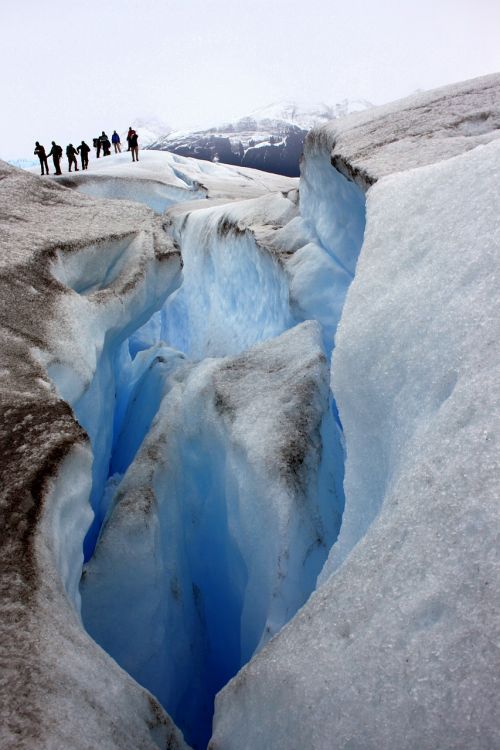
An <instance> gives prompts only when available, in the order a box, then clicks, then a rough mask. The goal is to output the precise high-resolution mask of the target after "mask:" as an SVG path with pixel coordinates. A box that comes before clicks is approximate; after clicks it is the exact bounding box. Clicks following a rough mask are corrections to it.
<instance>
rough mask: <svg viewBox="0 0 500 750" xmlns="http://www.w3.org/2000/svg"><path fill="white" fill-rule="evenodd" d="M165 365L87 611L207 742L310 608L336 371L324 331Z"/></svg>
mask: <svg viewBox="0 0 500 750" xmlns="http://www.w3.org/2000/svg"><path fill="white" fill-rule="evenodd" d="M142 354H143V355H145V354H146V352H143V353H142ZM138 356H140V355H138ZM173 358H174V362H173V363H172V359H173ZM154 365H155V367H156V369H157V370H158V371H159V374H158V377H157V379H156V381H157V386H156V387H157V388H160V389H162V391H163V397H162V402H161V405H160V408H159V411H158V414H157V416H156V417H155V419H154V422H153V424H152V427H151V430H150V431H149V433H148V435H147V437H146V439H145V441H144V443H143V445H142V446H141V448H140V450H139V452H138V453H137V455H136V458H135V460H134V462H133V463H132V464H131V466H130V468H129V469H128V472H127V473H126V475H125V477H124V478H123V480H122V481H121V483H120V484H118V486H117V487H116V490H115V494H114V498H113V500H112V506H111V510H110V514H109V515H108V518H107V520H106V523H105V526H104V528H103V530H102V533H101V536H100V539H99V542H98V546H97V548H96V552H95V554H94V557H93V558H92V560H91V561H90V562H89V564H88V565H87V567H86V570H85V576H84V581H83V586H82V596H83V608H82V612H83V618H84V622H85V624H86V627H87V628H88V630H89V632H90V633H91V634H92V635H93V636H94V638H95V639H96V640H97V642H98V643H100V644H101V645H102V646H103V648H105V650H106V651H108V652H109V653H110V654H111V655H112V656H114V657H115V658H116V660H117V661H118V663H119V664H121V665H122V666H123V667H124V668H125V669H127V671H128V672H129V673H130V674H131V675H132V676H133V677H135V678H136V679H137V680H138V681H139V682H140V683H141V684H143V685H145V686H146V687H148V688H149V689H150V690H151V691H152V692H153V693H154V694H155V695H156V696H157V697H158V698H160V700H161V701H162V703H163V705H164V706H165V707H166V708H167V710H168V711H169V713H170V714H171V715H172V716H173V718H174V719H175V721H176V722H177V723H178V724H179V726H181V728H182V729H183V730H184V732H185V734H186V736H187V737H188V738H189V739H191V740H192V741H193V742H194V746H195V747H202V746H203V745H202V741H203V740H204V742H205V743H206V741H207V740H208V738H209V736H210V728H211V716H212V710H213V709H212V702H213V696H214V695H215V693H216V692H217V691H218V690H219V689H220V688H221V687H222V686H223V685H224V684H225V683H226V682H227V681H228V679H229V678H230V677H232V676H233V675H234V674H235V673H236V671H237V670H238V669H239V667H240V666H241V665H242V664H243V663H245V662H246V661H247V660H248V659H249V658H250V657H251V655H252V653H253V652H254V651H255V650H256V649H258V648H260V647H261V646H262V645H263V644H264V643H266V642H267V641H268V640H269V638H270V637H271V636H272V635H273V634H274V633H276V632H277V631H278V630H279V629H280V628H281V627H282V626H283V624H284V623H285V622H287V621H288V620H289V619H290V617H291V616H292V615H293V614H294V613H295V611H296V610H297V609H298V607H299V606H301V605H302V604H303V603H304V601H305V600H306V599H307V597H308V596H309V594H310V592H311V591H312V590H313V588H314V585H315V581H316V577H317V575H318V573H319V571H320V569H321V567H322V565H323V562H324V560H325V558H326V555H327V553H328V549H329V547H330V546H331V544H332V542H333V539H334V538H335V537H336V535H337V532H338V508H336V507H335V506H334V504H333V503H332V502H331V494H330V493H331V492H332V489H333V488H332V487H331V486H330V482H331V479H330V478H329V477H327V476H326V474H324V475H321V474H320V486H318V468H319V464H320V459H321V439H320V432H321V428H322V423H324V422H325V418H326V419H328V365H327V360H326V358H325V356H324V354H323V352H322V348H321V340H320V331H319V326H318V325H317V324H315V323H313V322H308V323H303V324H302V325H301V326H298V327H295V328H294V329H292V330H291V331H288V332H286V333H284V334H283V335H282V336H280V337H278V338H276V339H274V340H273V341H271V342H268V343H265V344H261V345H260V346H257V347H256V348H254V349H252V350H249V351H248V352H246V353H245V354H243V355H240V356H238V357H235V358H226V359H220V360H217V359H211V360H206V361H204V362H203V363H201V364H199V365H190V364H187V362H186V360H183V359H179V357H178V355H177V354H176V353H175V352H172V351H170V352H169V351H168V350H161V349H158V350H157V352H156V360H155V362H154ZM149 371H151V368H150V369H149ZM150 377H152V375H151V376H150ZM162 378H163V380H164V382H162ZM144 388H147V390H148V392H149V393H150V394H151V392H152V390H153V388H154V386H153V385H152V384H151V383H149V385H148V386H145V385H143V389H144ZM134 410H135V412H136V413H135V414H134V413H132V414H130V416H129V422H130V421H132V422H133V421H134V420H137V419H140V418H141V415H142V413H143V404H142V403H140V402H138V401H136V402H134V406H133V409H132V411H134ZM134 433H135V429H131V425H130V424H129V425H128V428H127V434H132V435H133V434H134ZM131 602H133V606H132V607H131V606H130V605H131Z"/></svg>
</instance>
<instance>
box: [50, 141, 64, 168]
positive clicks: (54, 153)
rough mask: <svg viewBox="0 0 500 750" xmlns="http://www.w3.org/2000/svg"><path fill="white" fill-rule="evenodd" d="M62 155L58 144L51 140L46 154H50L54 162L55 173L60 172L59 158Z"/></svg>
mask: <svg viewBox="0 0 500 750" xmlns="http://www.w3.org/2000/svg"><path fill="white" fill-rule="evenodd" d="M62 155H63V150H62V148H61V147H60V146H58V145H57V143H56V142H55V141H52V148H51V150H50V153H48V154H47V156H51V157H52V160H53V162H54V168H55V170H56V172H55V173H56V174H62V172H61V159H62Z"/></svg>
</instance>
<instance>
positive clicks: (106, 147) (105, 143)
mask: <svg viewBox="0 0 500 750" xmlns="http://www.w3.org/2000/svg"><path fill="white" fill-rule="evenodd" d="M99 141H100V143H101V148H102V155H103V156H111V141H110V140H109V138H108V136H107V135H106V133H105V132H104V130H103V131H102V133H101V136H100V138H99Z"/></svg>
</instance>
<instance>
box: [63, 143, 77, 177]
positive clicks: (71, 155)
mask: <svg viewBox="0 0 500 750" xmlns="http://www.w3.org/2000/svg"><path fill="white" fill-rule="evenodd" d="M77 153H78V152H77V150H76V148H75V147H74V146H73V144H72V143H70V144H69V145H68V146H66V156H67V157H68V167H69V171H70V172H71V166H72V165H73V164H74V166H75V172H78V162H77V160H76V155H77Z"/></svg>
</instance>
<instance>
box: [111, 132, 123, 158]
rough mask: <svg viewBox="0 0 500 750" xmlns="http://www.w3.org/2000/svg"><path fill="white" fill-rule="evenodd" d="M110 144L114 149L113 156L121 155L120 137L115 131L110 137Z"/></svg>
mask: <svg viewBox="0 0 500 750" xmlns="http://www.w3.org/2000/svg"><path fill="white" fill-rule="evenodd" d="M111 143H112V144H113V146H114V147H115V154H121V152H122V147H121V145H120V136H119V135H118V133H117V132H116V130H113V135H112V136H111Z"/></svg>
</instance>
